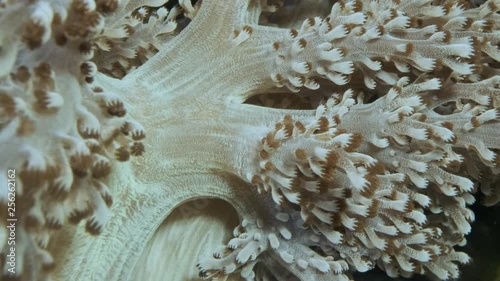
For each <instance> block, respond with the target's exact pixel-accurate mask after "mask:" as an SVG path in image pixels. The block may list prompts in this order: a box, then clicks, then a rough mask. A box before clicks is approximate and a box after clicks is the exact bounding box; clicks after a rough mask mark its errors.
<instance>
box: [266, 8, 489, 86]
mask: <svg viewBox="0 0 500 281" xmlns="http://www.w3.org/2000/svg"><path fill="white" fill-rule="evenodd" d="M365 2H366V3H365ZM428 2H429V1H419V2H417V3H414V2H411V3H412V4H409V3H410V2H408V3H406V2H405V3H399V1H350V2H348V3H347V4H346V3H344V2H343V1H339V2H338V3H336V4H334V5H333V7H332V10H331V13H330V15H329V16H328V17H326V18H324V19H322V18H319V17H316V18H309V19H307V20H305V21H304V22H303V24H302V26H301V28H300V29H298V30H296V29H291V30H290V31H289V33H288V35H287V36H286V38H284V39H283V40H282V41H276V42H274V43H273V44H272V47H271V48H272V50H273V51H274V52H275V53H276V60H275V67H274V68H273V70H272V73H271V78H272V80H273V81H274V82H275V83H276V84H277V85H278V86H283V85H284V86H286V87H288V88H289V89H290V90H292V91H298V90H299V89H300V88H301V87H306V88H309V89H317V88H318V87H319V85H318V82H317V78H318V77H321V78H326V79H328V80H330V81H331V82H333V83H335V84H337V85H345V84H347V83H349V81H350V79H351V77H352V75H353V73H355V72H356V71H360V73H362V75H363V82H364V84H365V86H366V87H367V88H368V89H374V88H375V86H376V85H377V83H381V84H389V85H393V84H394V83H395V82H396V81H397V78H398V76H397V72H401V73H409V72H410V71H412V70H418V71H424V72H428V71H433V70H439V69H441V68H442V67H443V66H445V67H448V68H449V69H451V70H453V71H454V72H455V73H456V74H459V75H472V74H474V73H475V74H478V71H477V70H478V69H480V68H481V67H482V62H481V61H480V59H478V58H480V55H478V54H479V53H480V52H481V51H482V52H485V53H487V54H488V55H490V56H492V57H498V50H497V49H496V48H495V47H494V46H495V44H496V43H497V41H496V40H498V39H494V38H491V37H489V36H482V34H481V32H491V31H492V29H493V27H494V24H495V22H494V19H493V18H492V13H493V11H495V10H497V9H498V7H497V6H495V4H493V1H491V2H490V3H489V5H484V6H483V7H482V9H479V8H478V9H475V10H467V12H465V11H464V10H463V9H462V7H461V6H460V5H458V4H456V5H450V3H451V2H450V3H448V4H445V5H443V6H430V5H428ZM419 7H420V9H419ZM431 19H432V20H431ZM471 34H474V35H476V36H473V37H471ZM474 77H475V76H474ZM471 79H472V78H471ZM474 79H477V77H475V78H474Z"/></svg>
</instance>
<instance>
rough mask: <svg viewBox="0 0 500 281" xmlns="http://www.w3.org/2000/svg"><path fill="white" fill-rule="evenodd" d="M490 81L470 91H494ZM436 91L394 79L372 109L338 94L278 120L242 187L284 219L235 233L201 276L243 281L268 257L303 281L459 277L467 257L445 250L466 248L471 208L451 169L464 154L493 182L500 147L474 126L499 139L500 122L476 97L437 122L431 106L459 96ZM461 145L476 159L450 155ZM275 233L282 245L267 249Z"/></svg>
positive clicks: (466, 184) (461, 176)
mask: <svg viewBox="0 0 500 281" xmlns="http://www.w3.org/2000/svg"><path fill="white" fill-rule="evenodd" d="M493 80H495V79H493ZM493 80H490V81H489V82H490V83H493V84H489V83H484V82H483V83H482V84H481V83H476V84H470V85H475V86H476V87H479V86H480V85H490V86H494V85H496V84H497V83H498V81H496V80H495V81H493ZM453 87H459V86H458V84H451V85H450V84H447V86H446V88H445V90H446V91H449V90H450V89H453ZM442 88H443V85H442V82H441V81H440V80H439V79H435V78H434V79H428V80H422V81H419V82H416V83H413V84H408V79H407V78H406V77H404V78H401V79H399V80H398V81H397V82H396V83H395V85H394V86H393V87H392V88H391V89H390V90H389V91H388V93H387V94H386V95H385V96H383V97H381V98H379V99H378V100H376V101H374V102H373V103H370V104H365V103H363V96H362V95H361V94H355V92H354V91H352V90H347V91H345V92H344V93H341V94H334V95H332V96H331V97H330V98H329V99H327V100H325V101H324V102H323V103H322V104H321V105H319V106H318V108H317V109H316V115H315V116H314V117H313V118H310V119H307V120H294V119H293V118H292V117H291V116H290V115H286V116H285V117H284V118H283V119H282V120H281V121H279V122H277V123H276V125H275V127H274V128H273V129H271V130H270V131H269V132H268V133H267V135H265V137H263V138H262V139H261V141H260V143H259V145H258V147H257V149H256V156H255V158H251V159H257V163H254V164H253V166H252V165H248V167H249V168H248V169H247V174H246V179H247V181H248V182H250V183H251V184H252V185H253V186H254V187H255V188H256V191H257V192H259V193H261V194H263V195H264V196H265V195H266V194H270V195H269V196H270V197H268V198H270V199H272V201H271V200H268V201H266V202H265V203H263V204H265V205H267V206H266V207H262V208H268V209H269V208H271V209H272V208H274V207H270V206H269V204H272V203H273V202H274V204H275V207H276V208H277V212H280V215H279V217H280V218H285V217H286V218H287V219H286V220H285V221H284V222H288V220H289V219H290V218H293V219H292V221H293V222H292V223H289V224H287V225H286V227H285V228H284V229H285V230H283V228H281V226H280V224H282V223H283V222H279V223H276V220H272V218H269V221H273V222H274V223H271V226H270V227H268V228H266V227H260V228H252V227H247V226H246V225H242V226H243V227H244V228H245V230H246V231H245V234H244V236H243V237H240V235H238V236H236V237H237V238H235V239H233V240H234V241H233V240H232V241H233V242H235V241H240V240H241V241H245V243H243V244H242V243H236V244H235V243H233V242H230V246H229V247H228V248H227V249H226V250H225V251H222V252H221V253H220V254H217V255H216V260H213V261H206V262H203V263H201V267H200V268H201V270H202V271H203V272H204V273H206V272H214V271H215V272H217V274H220V275H222V276H224V274H229V273H230V272H233V271H235V270H241V273H242V275H243V276H244V277H246V278H247V279H248V280H253V279H252V278H253V277H254V275H251V274H250V273H248V271H249V269H248V266H249V265H250V267H252V268H253V264H255V263H256V261H254V260H259V259H261V261H265V262H267V257H268V256H266V254H264V253H267V254H268V255H271V256H274V257H275V259H278V257H279V259H278V260H281V261H282V265H283V266H285V267H286V268H287V270H288V271H289V272H291V273H293V274H294V275H296V276H298V277H299V278H300V279H301V280H308V278H309V279H310V278H312V279H311V280H323V279H321V278H333V279H328V280H345V278H346V276H345V274H347V273H345V272H344V270H345V268H344V267H342V266H341V267H338V265H339V264H341V263H345V264H349V265H350V266H352V267H353V268H354V269H356V270H357V271H361V272H363V271H367V270H369V269H371V268H373V267H374V266H375V265H376V264H377V265H379V266H380V267H381V268H383V269H384V270H385V271H386V272H387V273H388V274H389V275H390V276H393V277H394V276H399V275H403V276H410V275H412V274H414V273H418V274H431V275H434V276H437V277H438V278H440V279H443V280H444V279H447V278H449V277H453V278H455V277H457V276H458V274H459V271H458V267H457V265H456V264H455V262H456V261H458V262H460V263H466V262H468V261H469V258H468V256H467V255H466V254H465V253H460V252H456V251H455V250H454V249H453V246H455V245H463V244H464V243H465V242H466V241H465V238H464V235H465V234H467V233H469V232H470V222H471V221H472V220H473V219H474V214H473V213H472V211H471V210H470V209H468V208H467V205H468V204H472V203H473V202H474V200H475V199H474V196H473V195H472V194H471V192H473V189H474V183H473V181H472V180H470V179H468V178H467V176H468V172H466V171H464V170H463V169H460V168H459V167H461V166H465V165H464V159H465V157H467V158H469V159H471V160H472V161H474V163H475V164H474V166H475V167H479V166H482V167H483V168H481V169H486V170H487V169H491V170H490V172H489V173H493V174H498V168H496V165H497V164H496V162H495V159H497V156H496V155H497V154H496V153H498V151H496V152H495V150H498V149H499V148H500V145H499V144H498V142H495V141H493V140H489V139H488V138H483V136H484V134H485V131H481V130H477V129H478V128H482V129H484V130H487V131H490V132H491V131H492V130H498V128H499V126H500V122H498V121H499V119H500V114H499V108H498V107H494V105H493V104H492V103H491V100H490V99H489V97H488V96H483V95H481V94H469V95H468V99H470V100H471V102H470V103H469V104H468V105H467V106H463V107H462V106H459V107H457V108H456V109H455V110H454V112H453V113H450V114H447V115H440V114H437V113H436V112H435V111H434V109H436V107H438V105H443V104H445V103H448V102H450V101H453V102H457V99H458V98H459V97H460V96H462V95H463V94H464V93H463V92H461V91H457V92H452V93H448V95H447V96H442V99H437V98H432V97H435V96H439V95H438V94H437V93H438V91H439V90H443V89H442ZM481 103H483V104H485V105H481ZM464 147H467V148H469V150H471V151H470V153H473V152H472V151H476V153H477V154H476V155H475V156H472V155H470V154H467V156H466V155H463V154H459V153H458V151H462V149H463V148H464ZM270 216H271V215H270ZM264 217H266V215H264ZM293 223H295V224H297V223H298V224H299V225H300V227H297V226H296V225H294V224H293ZM257 225H259V223H257ZM266 230H267V232H266ZM274 232H276V233H280V234H281V236H279V235H278V236H277V237H282V238H284V239H285V240H280V241H281V243H276V240H275V239H274V237H275V236H273V235H274V234H273V233H274ZM284 232H285V233H287V235H283V233H284ZM288 234H289V235H288ZM310 235H314V237H315V238H314V239H313V240H311V241H309V239H308V238H307V237H309V236H310ZM267 236H268V237H269V239H263V240H262V239H257V238H260V237H267ZM295 236H298V238H297V239H290V237H295ZM256 237H257V238H256ZM271 237H272V239H271ZM287 237H288V238H287ZM242 239H243V240H242ZM280 239H281V238H280ZM247 240H248V241H247ZM255 241H257V242H255ZM231 245H232V246H231ZM273 245H274V246H273ZM304 245H307V247H313V248H315V249H319V250H317V251H316V252H314V251H312V252H313V253H314V254H316V255H318V253H321V255H318V256H319V257H320V261H318V262H312V261H308V260H307V258H305V257H308V255H310V254H311V253H307V254H306V253H303V252H302V249H303V247H305V246H304ZM308 249H309V248H308ZM252 251H253V252H252ZM247 252H248V253H253V254H252V255H250V257H253V258H251V259H250V261H251V262H249V261H248V260H249V259H248V258H246V259H240V258H239V257H240V256H241V255H244V254H245V253H247ZM314 254H313V255H314ZM259 257H260V258H259ZM277 266H279V265H277ZM228 268H229V269H230V270H228ZM310 268H313V269H314V270H312V272H311V269H310ZM339 268H340V269H339ZM306 269H307V270H306ZM321 274H323V275H321ZM325 274H326V275H325ZM207 276H208V275H207ZM210 276H211V277H213V276H212V275H210ZM311 276H313V277H314V278H313V277H311ZM325 276H329V277H325ZM318 278H319V279H318ZM325 280H326V279H325Z"/></svg>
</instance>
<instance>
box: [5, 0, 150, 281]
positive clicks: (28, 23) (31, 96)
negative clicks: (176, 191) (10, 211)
mask: <svg viewBox="0 0 500 281" xmlns="http://www.w3.org/2000/svg"><path fill="white" fill-rule="evenodd" d="M116 5H117V2H116V1H83V0H82V1H10V2H8V3H7V4H5V3H3V4H2V6H0V23H1V26H2V31H1V32H0V33H1V35H0V66H1V67H0V69H1V70H0V147H1V150H2V152H3V154H2V156H1V161H0V162H1V163H0V183H1V184H2V185H1V186H0V191H1V192H0V205H2V209H5V210H7V208H6V207H5V205H4V204H6V203H7V195H6V186H5V184H6V182H7V181H6V178H5V176H6V175H7V172H6V171H7V169H15V170H16V172H17V175H18V178H17V181H18V182H17V189H16V199H17V201H16V202H17V205H16V207H17V208H16V216H17V220H18V226H19V227H18V228H17V231H18V235H17V237H16V238H17V241H16V254H17V264H16V273H15V275H16V276H14V277H19V278H27V279H29V280H44V279H43V278H45V277H44V276H45V272H44V271H43V270H42V269H49V268H52V267H53V266H54V260H53V259H52V257H51V255H50V253H48V251H47V250H46V249H45V248H46V247H47V246H48V243H49V241H50V237H51V235H52V233H53V232H54V230H57V229H60V228H61V227H63V226H64V225H65V224H68V223H72V224H77V223H79V222H80V221H82V220H85V221H86V224H85V227H86V230H87V231H88V232H89V233H90V234H94V235H96V234H99V233H100V232H101V231H102V229H103V227H104V225H105V224H106V222H107V217H108V208H109V207H110V206H111V204H112V197H111V193H110V190H109V189H108V187H107V186H106V184H105V181H104V179H105V178H106V176H108V174H109V173H110V172H111V171H112V166H113V164H112V162H113V161H114V160H117V161H127V160H128V159H129V158H130V156H139V155H141V154H142V153H143V152H144V146H143V144H142V143H141V140H142V139H143V138H144V137H145V132H144V128H143V127H142V126H141V125H140V124H139V123H137V122H135V121H134V120H132V119H130V118H129V117H128V116H127V115H126V109H125V106H124V104H123V102H122V101H121V100H120V98H119V97H118V96H117V95H116V94H115V93H112V92H110V91H106V90H104V89H102V88H100V87H97V86H95V85H92V83H93V80H94V79H93V77H94V75H95V74H96V73H97V71H98V70H97V68H98V65H96V64H95V63H93V62H92V61H91V60H92V58H93V48H92V44H93V43H92V42H93V41H92V40H93V39H94V38H95V36H96V35H97V34H99V33H100V32H101V31H102V29H103V27H104V14H105V13H107V12H109V11H112V10H113V9H115V8H116ZM14 17H15V20H14ZM7 25H11V27H12V28H10V29H5V28H4V26H7ZM101 37H102V35H101ZM54 53H57V56H56V57H54ZM6 215H7V214H5V212H4V211H2V212H1V214H0V217H1V218H2V222H0V229H1V230H0V251H2V252H5V249H7V248H8V247H10V246H9V245H7V239H6V238H7V236H6V233H5V231H4V230H5V223H6V221H7V220H6V219H7V217H6ZM4 262H5V261H4V260H2V268H3V266H4ZM4 272H7V271H4Z"/></svg>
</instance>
